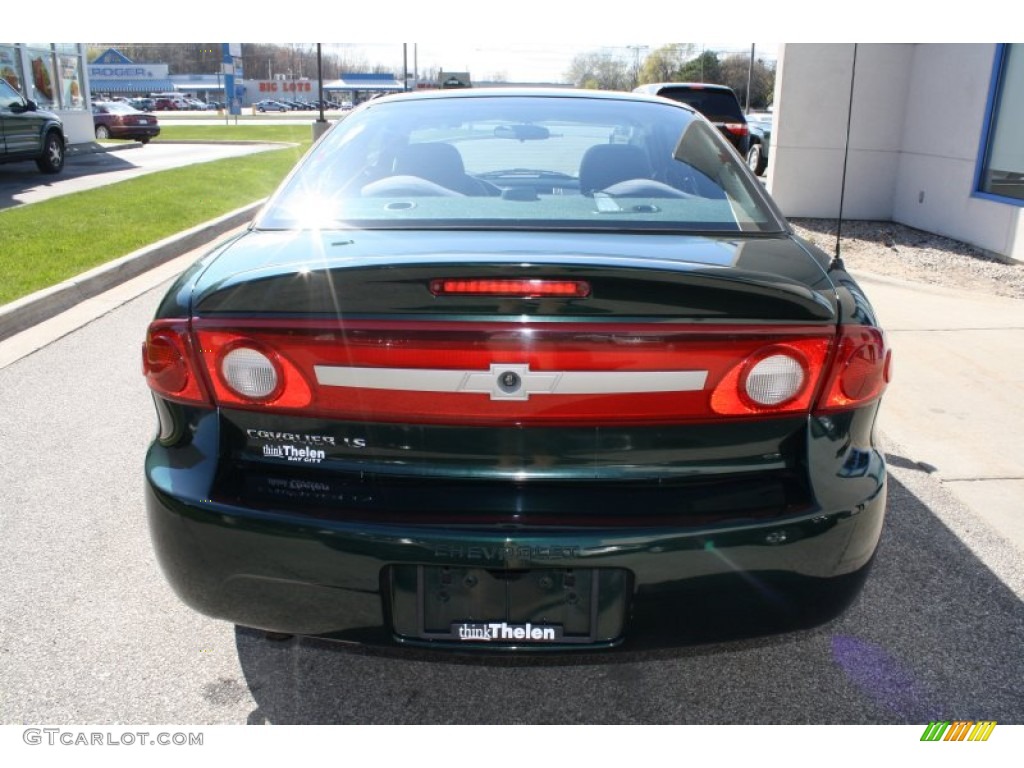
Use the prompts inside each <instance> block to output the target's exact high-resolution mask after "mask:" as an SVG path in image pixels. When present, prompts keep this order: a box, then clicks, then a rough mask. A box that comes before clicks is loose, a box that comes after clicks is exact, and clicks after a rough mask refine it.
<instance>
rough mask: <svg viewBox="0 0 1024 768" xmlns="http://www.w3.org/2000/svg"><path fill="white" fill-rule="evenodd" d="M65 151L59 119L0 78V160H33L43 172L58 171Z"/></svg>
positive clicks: (62, 128) (61, 125)
mask: <svg viewBox="0 0 1024 768" xmlns="http://www.w3.org/2000/svg"><path fill="white" fill-rule="evenodd" d="M65 153H66V146H65V139H64V126H63V124H62V123H61V121H60V118H59V117H57V116H56V115H55V114H53V113H52V112H46V111H44V110H41V109H39V107H38V106H36V103H35V102H34V101H30V100H29V99H26V98H25V97H24V96H22V95H21V94H20V93H18V92H17V91H16V90H14V88H12V87H11V86H10V84H9V83H8V82H7V81H5V80H0V163H14V162H19V161H24V160H34V161H35V163H36V166H37V167H38V168H39V170H40V171H42V172H43V173H60V171H61V170H62V169H63V168H64V157H65Z"/></svg>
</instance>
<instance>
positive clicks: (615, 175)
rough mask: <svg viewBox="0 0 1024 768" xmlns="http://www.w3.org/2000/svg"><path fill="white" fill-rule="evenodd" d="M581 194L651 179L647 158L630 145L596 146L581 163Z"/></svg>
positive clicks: (584, 154) (640, 150)
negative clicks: (626, 182) (625, 182)
mask: <svg viewBox="0 0 1024 768" xmlns="http://www.w3.org/2000/svg"><path fill="white" fill-rule="evenodd" d="M579 175H580V191H581V192H582V193H583V194H585V195H592V194H594V193H595V192H600V191H601V190H603V189H607V188H608V187H611V186H613V185H615V184H618V183H619V182H621V181H627V180H630V179H650V178H651V164H650V162H649V161H648V160H647V154H646V153H645V152H644V151H643V150H642V149H640V147H634V146H632V145H631V144H596V145H594V146H593V147H591V148H590V149H588V150H587V151H586V152H584V153H583V159H582V160H580V174H579Z"/></svg>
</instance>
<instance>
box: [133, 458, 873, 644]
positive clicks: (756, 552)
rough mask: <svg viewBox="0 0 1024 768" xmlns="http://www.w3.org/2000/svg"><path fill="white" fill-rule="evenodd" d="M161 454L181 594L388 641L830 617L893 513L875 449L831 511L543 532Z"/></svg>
mask: <svg viewBox="0 0 1024 768" xmlns="http://www.w3.org/2000/svg"><path fill="white" fill-rule="evenodd" d="M154 450H156V451H157V452H160V451H162V450H163V449H162V448H158V447H154ZM150 458H151V461H150V462H149V463H148V465H147V482H146V500H147V507H148V513H149V523H150V528H151V532H152V536H153V541H154V544H155V548H156V552H157V556H158V559H159V561H160V564H161V566H162V568H163V571H164V573H165V574H166V576H167V578H168V579H169V581H170V583H171V585H172V586H173V588H174V589H175V591H176V592H177V593H178V595H179V596H180V597H181V598H182V599H183V600H184V602H186V603H187V604H188V605H190V606H191V607H193V608H194V609H196V610H198V611H200V612H202V613H205V614H207V615H210V616H213V617H216V618H220V619H225V620H227V621H231V622H233V623H235V624H239V625H243V626H248V627H255V628H260V629H264V630H269V631H274V632H281V633H288V634H300V635H316V636H324V637H329V638H332V639H336V640H343V641H352V642H359V643H368V644H380V645H389V644H406V645H424V646H434V647H457V648H463V649H465V648H486V649H491V650H494V649H497V648H506V649H507V648H520V649H521V648H524V647H526V648H529V649H530V650H536V649H546V650H551V649H553V648H564V647H567V646H570V645H573V647H576V648H580V647H612V646H623V647H643V646H659V645H676V644H681V643H687V642H702V641H707V640H711V639H720V638H727V637H734V636H745V635H750V634H755V635H756V634H764V633H766V632H773V631H779V630H785V629H792V628H795V627H799V626H806V625H813V624H817V623H820V622H821V621H823V620H827V619H829V618H831V617H833V616H834V615H836V614H837V613H839V612H840V611H841V610H843V609H844V608H845V607H846V606H847V605H848V604H849V602H850V601H851V600H852V599H853V598H854V597H855V596H856V594H857V592H858V591H859V588H860V584H861V582H862V580H863V577H864V575H865V574H866V571H867V566H868V565H869V563H870V562H871V559H872V556H873V554H874V551H875V548H876V546H877V543H878V539H879V536H880V532H881V527H882V520H883V516H884V508H885V480H884V464H882V460H881V457H880V456H878V455H874V456H873V458H872V463H873V464H874V465H875V466H876V469H877V472H876V473H875V476H876V477H877V484H876V485H875V486H874V490H873V491H872V492H871V493H870V494H869V495H868V496H867V497H857V498H848V499H844V500H842V501H841V502H840V501H839V499H838V497H836V496H835V495H833V496H832V502H833V503H834V506H833V508H830V509H820V508H816V509H814V510H813V511H811V512H806V513H803V514H800V515H797V516H791V517H785V518H778V519H774V520H772V521H771V522H770V523H759V524H735V523H733V524H730V525H728V526H720V527H716V526H714V525H702V526H700V527H687V528H681V527H657V528H645V529H624V528H621V527H616V528H603V529H591V528H579V527H577V528H551V529H542V530H523V529H514V528H510V529H507V530H506V529H499V528H486V527H480V528H479V529H473V528H459V529H453V528H451V527H445V528H440V527H430V526H425V525H413V524H404V523H403V524H393V523H391V524H368V523H366V522H353V521H342V520H333V519H323V518H320V519H317V518H314V517H310V516H308V515H297V514H286V513H279V512H268V511H265V510H255V509H249V508H243V507H239V506H233V505H231V504H225V503H222V502H220V501H213V500H208V499H207V500H204V499H185V498H183V496H184V494H182V493H180V492H176V490H175V483H174V481H173V477H174V474H173V472H172V473H168V472H166V471H165V470H166V467H158V466H157V464H156V463H155V462H153V461H152V452H151V457H150ZM851 487H854V486H851ZM856 487H857V488H860V489H861V490H862V491H863V488H864V486H863V485H858V486H856ZM586 493H587V491H585V490H581V491H580V503H586V499H585V495H586ZM836 502H839V503H836ZM524 574H525V576H524ZM510 579H511V581H510ZM523 579H525V581H523ZM517 580H518V582H519V583H520V586H517V585H516V584H515V583H513V582H516V581H517ZM531 580H532V581H531ZM534 582H535V586H533V587H529V586H528V584H529V583H534ZM567 583H568V584H569V586H566V584H567ZM538 584H539V585H541V586H540V587H538V586H536V585H538ZM542 587H543V589H542ZM515 589H526V590H528V596H527V597H525V598H523V599H524V601H525V602H527V603H530V604H532V605H535V606H536V605H541V604H547V608H543V609H538V610H539V611H540V613H537V612H534V613H529V612H528V613H526V614H524V615H522V616H518V617H516V616H510V615H509V614H508V613H507V610H508V600H509V599H508V598H507V597H504V598H503V597H500V595H503V594H506V593H508V592H509V591H510V590H515ZM544 589H547V590H549V591H550V592H551V594H550V595H548V594H547V593H543V594H542V592H543V590H544ZM529 590H532V591H529ZM538 590H539V591H538ZM495 595H499V597H497V598H495ZM573 596H576V597H577V599H578V600H580V601H581V602H580V603H578V605H582V606H586V607H587V609H588V611H590V618H589V619H582V621H583V624H584V625H585V630H583V631H582V632H583V634H582V639H580V638H576V641H573V642H565V643H562V642H561V641H560V642H556V643H550V644H543V645H532V646H527V645H524V644H522V643H517V642H512V641H509V642H497V643H495V642H487V643H483V642H480V643H474V642H466V641H462V640H458V639H457V638H454V637H450V636H449V637H446V636H445V635H444V632H441V631H440V630H444V631H447V627H446V626H445V623H446V622H447V621H448V619H451V618H460V619H465V620H467V621H468V620H473V621H478V622H479V621H482V622H488V621H503V620H510V619H516V618H518V619H519V620H520V621H519V624H525V623H528V622H529V621H530V619H531V617H533V618H534V619H536V617H537V616H539V615H545V616H548V615H555V616H559V617H565V616H568V615H570V614H571V613H572V609H573V607H574V605H577V604H574V603H572V602H571V598H572V597H573ZM549 598H550V599H549ZM502 600H504V601H505V602H504V603H503V604H502ZM442 603H444V605H442ZM555 603H557V605H555V607H552V605H554V604H555ZM453 611H454V612H453ZM559 611H561V613H559ZM460 612H461V613H464V614H466V615H465V616H463V615H461V613H460ZM425 614H426V618H425V617H424V615H425ZM431 615H434V619H433V620H432V619H430V616H431ZM446 617H447V618H446ZM431 621H433V625H432V626H428V625H431ZM558 621H559V622H561V621H562V619H561V618H559V619H558ZM567 621H570V620H568V619H567ZM438 622H440V625H439V624H438ZM452 631H454V630H452ZM574 643H575V644H574Z"/></svg>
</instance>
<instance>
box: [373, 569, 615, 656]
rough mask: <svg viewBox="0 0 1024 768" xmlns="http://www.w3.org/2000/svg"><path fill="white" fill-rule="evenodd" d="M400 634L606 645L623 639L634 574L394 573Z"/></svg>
mask: <svg viewBox="0 0 1024 768" xmlns="http://www.w3.org/2000/svg"><path fill="white" fill-rule="evenodd" d="M390 571H391V605H392V618H393V622H394V626H395V631H396V633H397V634H398V635H400V636H404V637H408V638H411V639H416V640H428V641H440V642H452V643H458V644H464V643H487V644H492V645H506V646H510V645H511V646H526V645H544V644H559V645H560V644H586V643H605V642H608V641H610V640H614V639H615V638H616V637H618V635H620V634H621V631H622V625H623V622H624V616H625V603H626V596H627V593H628V584H629V581H630V579H629V574H628V572H627V571H624V570H622V569H614V568H611V569H609V568H532V569H521V570H512V569H487V568H473V567H462V566H429V565H409V566H393V567H392V568H391V569H390Z"/></svg>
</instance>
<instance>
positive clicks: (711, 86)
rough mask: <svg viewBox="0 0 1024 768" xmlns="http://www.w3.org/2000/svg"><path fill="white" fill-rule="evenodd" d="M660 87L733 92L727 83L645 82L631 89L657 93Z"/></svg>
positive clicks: (639, 91) (637, 91) (638, 91)
mask: <svg viewBox="0 0 1024 768" xmlns="http://www.w3.org/2000/svg"><path fill="white" fill-rule="evenodd" d="M662 88H691V89H693V90H695V91H728V92H729V93H735V91H734V90H733V89H732V88H730V87H729V86H728V85H721V84H719V83H646V84H645V85H638V86H637V87H636V88H634V89H633V91H634V93H657V92H658V91H660V90H661V89H662Z"/></svg>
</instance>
